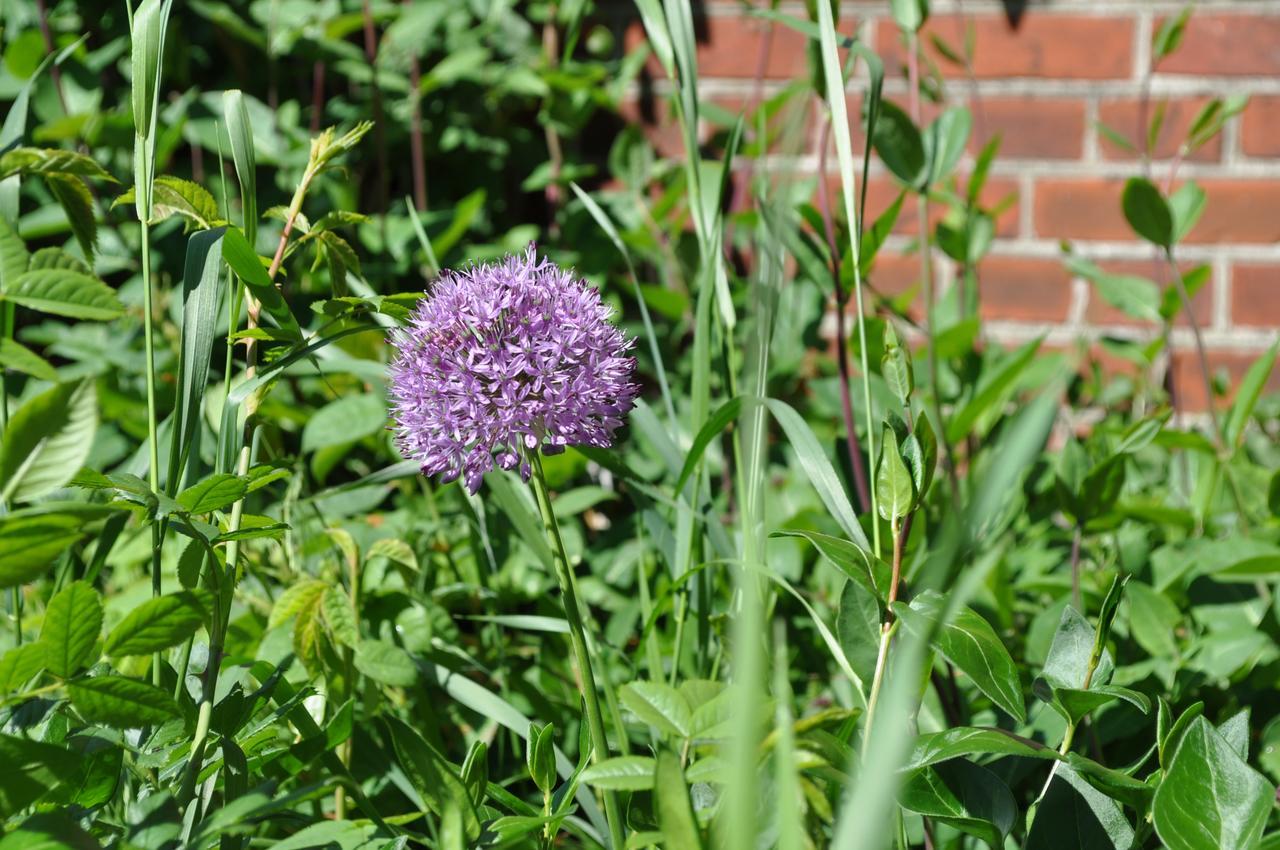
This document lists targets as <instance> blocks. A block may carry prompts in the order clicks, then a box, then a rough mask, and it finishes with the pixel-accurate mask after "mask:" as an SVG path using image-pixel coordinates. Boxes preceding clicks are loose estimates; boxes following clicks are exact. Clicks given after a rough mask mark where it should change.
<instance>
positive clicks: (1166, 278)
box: [1084, 257, 1214, 328]
mask: <svg viewBox="0 0 1280 850" xmlns="http://www.w3.org/2000/svg"><path fill="white" fill-rule="evenodd" d="M1097 265H1098V267H1099V268H1101V269H1102V270H1103V271H1105V272H1110V273H1111V274H1127V275H1137V276H1138V277H1145V278H1146V279H1147V280H1150V281H1152V282H1153V283H1155V284H1156V285H1157V286H1159V287H1160V289H1161V291H1163V290H1164V288H1165V287H1166V286H1168V285H1169V283H1170V282H1171V280H1172V273H1171V272H1170V270H1169V265H1168V263H1167V262H1166V261H1165V260H1163V259H1157V258H1155V257H1152V259H1150V260H1110V261H1104V262H1100V263H1098V264H1097ZM1184 265H1185V267H1183V268H1181V271H1182V273H1183V274H1186V273H1187V272H1188V271H1190V270H1191V265H1190V264H1184ZM1088 287H1089V300H1088V302H1087V306H1086V307H1085V313H1084V318H1085V321H1086V322H1088V323H1089V324H1091V325H1130V326H1134V327H1141V326H1150V323H1149V322H1142V321H1139V320H1138V319H1135V318H1133V317H1132V316H1130V315H1129V314H1128V313H1125V312H1124V311H1122V310H1120V309H1118V308H1116V307H1113V306H1111V305H1110V304H1108V303H1107V301H1106V300H1105V299H1104V298H1103V297H1102V296H1101V295H1099V294H1098V290H1097V289H1096V288H1095V287H1094V286H1093V285H1092V284H1088ZM1213 287H1214V282H1213V281H1212V280H1210V281H1209V282H1208V283H1206V284H1205V285H1204V286H1203V287H1201V289H1200V291H1199V292H1197V293H1196V294H1195V297H1193V298H1192V299H1191V310H1192V312H1193V313H1194V314H1195V317H1196V322H1197V323H1198V324H1199V325H1200V327H1202V328H1203V327H1206V326H1207V325H1209V324H1210V323H1212V322H1213ZM1174 324H1175V325H1181V326H1190V324H1191V322H1190V320H1189V319H1188V317H1187V314H1186V311H1179V313H1178V316H1177V318H1176V319H1174Z"/></svg>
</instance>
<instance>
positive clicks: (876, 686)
mask: <svg viewBox="0 0 1280 850" xmlns="http://www.w3.org/2000/svg"><path fill="white" fill-rule="evenodd" d="M909 527H910V523H909V522H906V523H902V525H901V526H899V523H898V518H897V517H894V518H893V519H892V520H891V521H890V523H889V530H890V534H891V535H892V536H893V574H892V575H891V576H890V578H889V600H888V602H887V603H886V608H887V613H886V614H885V620H884V623H882V624H881V626H880V650H879V652H878V653H877V654H876V672H875V674H874V675H873V676H872V679H871V695H870V696H869V697H868V698H867V724H866V726H865V727H864V732H863V736H862V755H863V757H864V758H865V757H866V755H867V752H868V750H869V749H870V745H871V729H872V724H873V723H874V722H875V717H876V704H877V703H878V702H879V701H880V688H881V685H883V684H884V673H885V668H886V667H887V666H888V660H889V644H890V643H892V641H893V633H894V632H895V631H896V630H897V627H898V623H897V620H896V619H895V618H894V616H893V603H894V602H897V601H898V585H899V583H900V581H901V578H902V550H903V547H904V546H905V545H906V538H907V534H906V533H907V530H908V528H909Z"/></svg>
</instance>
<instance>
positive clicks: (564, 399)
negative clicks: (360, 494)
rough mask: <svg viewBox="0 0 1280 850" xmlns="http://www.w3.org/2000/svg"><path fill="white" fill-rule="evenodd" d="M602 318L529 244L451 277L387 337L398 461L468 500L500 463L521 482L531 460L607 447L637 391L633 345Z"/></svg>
mask: <svg viewBox="0 0 1280 850" xmlns="http://www.w3.org/2000/svg"><path fill="white" fill-rule="evenodd" d="M609 313H610V310H609V308H608V307H606V306H605V305H604V304H603V303H601V301H600V293H599V292H597V291H596V290H595V288H593V287H592V286H590V285H589V284H587V283H586V282H584V281H582V280H579V279H578V278H576V277H575V276H574V275H573V274H571V273H570V272H567V271H564V270H563V269H561V268H559V267H558V266H556V265H555V264H553V263H551V262H548V261H547V260H545V259H539V258H538V256H537V255H536V253H535V252H534V249H533V246H530V247H529V249H528V251H526V252H525V254H524V256H523V257H517V256H509V257H507V258H506V259H504V260H501V261H498V262H494V263H485V264H482V265H478V266H473V267H472V268H469V269H466V270H464V271H450V272H446V273H445V274H444V275H443V276H442V277H441V278H440V279H439V280H438V281H437V282H436V283H435V284H434V286H433V287H432V288H431V290H430V292H429V293H428V294H427V297H426V298H425V299H423V300H422V301H421V302H420V303H419V305H418V308H417V310H415V311H414V314H413V316H412V318H411V319H410V321H409V324H408V326H407V327H405V328H403V329H401V330H399V331H396V332H395V333H394V334H393V335H392V343H393V345H394V346H395V348H396V354H395V357H394V359H393V360H392V362H391V396H392V399H393V403H392V408H393V409H392V416H393V418H394V419H395V423H396V428H395V430H396V443H397V445H398V446H399V448H400V451H401V453H402V454H403V455H404V456H405V457H406V458H410V459H412V460H416V461H418V462H419V463H420V464H421V465H422V471H423V473H424V474H427V475H435V474H441V475H442V476H443V478H444V480H445V481H452V480H454V479H455V478H457V477H458V476H463V481H464V483H465V484H466V486H467V489H468V490H470V491H471V492H472V493H475V492H476V491H477V490H479V489H480V479H481V478H483V477H484V474H485V473H486V472H488V471H489V470H491V469H493V466H494V460H495V458H496V460H497V463H498V465H499V466H501V467H502V468H503V469H514V468H516V467H517V466H519V467H520V474H521V476H522V477H524V478H525V479H526V480H527V479H528V477H529V473H530V465H529V461H528V459H527V456H526V453H527V452H530V451H536V450H538V449H541V450H542V451H543V452H544V453H546V454H554V453H556V452H560V451H563V450H564V447H565V446H568V445H588V446H599V447H602V448H603V447H607V446H609V445H610V444H611V442H612V438H613V432H614V429H616V428H617V427H618V426H620V425H621V424H622V418H623V417H624V416H625V415H626V414H627V411H629V410H630V409H631V406H632V403H633V402H634V401H635V397H636V394H637V392H638V390H639V388H638V387H637V386H636V384H635V383H633V382H632V380H631V376H632V372H633V370H634V369H635V360H634V359H633V358H632V357H631V356H630V355H629V354H628V352H629V351H630V349H631V344H632V343H631V341H630V340H628V339H627V338H626V337H624V336H623V334H622V332H621V331H620V330H618V329H617V328H616V327H614V326H613V325H612V324H610V323H609Z"/></svg>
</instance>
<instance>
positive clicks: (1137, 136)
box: [1098, 97, 1222, 162]
mask: <svg viewBox="0 0 1280 850" xmlns="http://www.w3.org/2000/svg"><path fill="white" fill-rule="evenodd" d="M1210 100H1211V98H1207V97H1198V98H1171V99H1168V100H1167V101H1166V102H1165V104H1166V105H1165V113H1164V121H1163V122H1162V123H1161V125H1160V135H1159V136H1158V137H1157V138H1156V144H1155V148H1154V149H1153V151H1152V154H1153V156H1155V157H1156V158H1157V159H1169V158H1172V157H1173V156H1174V155H1176V154H1177V152H1178V148H1179V146H1181V144H1182V143H1183V142H1184V141H1185V140H1186V138H1187V134H1188V132H1189V131H1190V130H1191V123H1192V122H1193V121H1195V119H1196V115H1197V114H1199V112H1200V109H1201V108H1202V107H1203V106H1204V105H1205V104H1206V103H1208V102H1209V101H1210ZM1158 109H1159V101H1158V100H1156V99H1152V100H1151V101H1150V102H1149V103H1148V104H1147V110H1146V114H1145V115H1144V114H1143V110H1142V101H1141V100H1140V99H1139V98H1136V97H1133V98H1125V99H1121V100H1104V101H1102V102H1101V103H1100V104H1098V119H1099V120H1100V121H1101V122H1102V123H1103V124H1106V125H1107V126H1108V127H1110V128H1111V129H1113V130H1115V131H1116V132H1118V133H1119V134H1120V135H1121V136H1123V137H1124V138H1125V139H1128V140H1129V142H1130V143H1132V144H1133V146H1134V147H1135V148H1137V149H1138V150H1142V148H1143V147H1145V146H1146V143H1147V141H1146V140H1147V126H1148V125H1149V124H1150V122H1151V121H1152V120H1153V119H1154V118H1155V116H1156V111H1157V110H1158ZM1098 139H1099V144H1100V150H1101V152H1102V156H1103V158H1104V159H1123V160H1129V159H1136V158H1137V157H1138V156H1139V154H1137V153H1133V152H1130V151H1127V150H1125V149H1124V148H1122V147H1120V146H1119V145H1117V144H1115V143H1114V142H1112V141H1111V140H1110V139H1109V138H1107V137H1106V135H1104V134H1102V133H1101V132H1099V133H1098ZM1188 159H1190V160H1191V161H1193V162H1218V161H1220V160H1221V159H1222V135H1221V134H1219V135H1217V136H1215V137H1214V138H1213V139H1212V140H1211V141H1209V143H1208V144H1206V145H1204V146H1202V147H1201V148H1200V149H1199V150H1197V151H1195V152H1194V153H1192V154H1191V155H1190V156H1189V157H1188Z"/></svg>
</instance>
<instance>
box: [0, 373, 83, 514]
mask: <svg viewBox="0 0 1280 850" xmlns="http://www.w3.org/2000/svg"><path fill="white" fill-rule="evenodd" d="M97 428H98V405H97V395H96V393H95V390H94V384H93V381H92V379H86V380H83V381H79V382H77V383H74V384H59V385H57V386H55V387H53V388H52V389H50V390H47V391H45V392H44V393H41V394H40V395H38V396H36V397H35V398H32V399H31V400H29V401H28V402H27V403H26V404H24V405H22V407H20V408H18V411H17V413H15V414H14V415H13V418H12V419H11V420H10V422H9V427H8V428H7V429H6V430H5V433H4V441H3V443H0V501H8V500H17V501H22V502H27V501H32V500H34V499H37V498H39V497H41V496H44V495H47V494H49V493H52V492H53V491H54V490H57V489H59V488H60V487H63V486H65V485H66V484H67V482H69V481H70V480H71V478H72V476H74V475H75V474H76V472H77V471H79V469H80V467H81V466H83V465H84V463H85V461H86V460H87V459H88V457H89V450H90V449H91V448H92V446H93V435H94V433H95V432H96V431H97Z"/></svg>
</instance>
